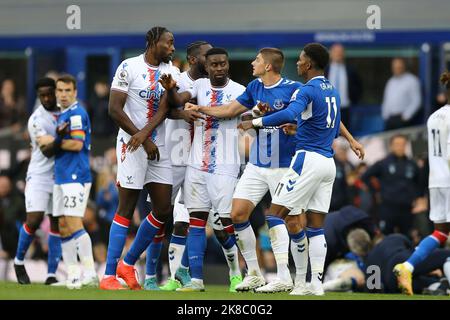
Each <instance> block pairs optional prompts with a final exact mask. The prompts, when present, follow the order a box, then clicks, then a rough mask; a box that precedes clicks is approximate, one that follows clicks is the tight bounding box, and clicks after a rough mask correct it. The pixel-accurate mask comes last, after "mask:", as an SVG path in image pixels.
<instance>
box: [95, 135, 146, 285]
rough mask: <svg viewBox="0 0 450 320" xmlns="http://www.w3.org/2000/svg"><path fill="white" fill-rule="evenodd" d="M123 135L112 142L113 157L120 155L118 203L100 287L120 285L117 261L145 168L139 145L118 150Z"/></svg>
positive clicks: (144, 157) (142, 181)
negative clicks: (114, 148)
mask: <svg viewBox="0 0 450 320" xmlns="http://www.w3.org/2000/svg"><path fill="white" fill-rule="evenodd" d="M125 138H126V137H122V136H118V137H117V144H116V155H117V159H120V161H119V160H118V162H117V185H118V191H119V205H118V207H117V212H116V214H115V216H114V219H113V222H112V224H111V228H110V231H109V243H108V252H107V258H106V270H105V275H104V277H103V279H102V281H101V282H100V288H101V289H104V290H120V289H122V286H121V285H120V283H119V281H118V280H117V279H116V273H117V265H118V261H119V260H120V257H121V256H122V252H123V248H124V246H125V240H126V238H127V235H128V228H129V226H130V223H131V219H132V217H133V213H134V210H135V208H136V204H137V201H138V199H139V194H140V192H141V190H142V188H143V187H144V183H145V178H146V172H147V171H148V160H147V154H146V153H145V151H144V150H143V149H142V148H139V149H138V150H136V151H134V152H131V153H130V152H127V151H125V152H124V153H123V154H122V150H126V143H125V142H124V141H126V140H127V139H125Z"/></svg>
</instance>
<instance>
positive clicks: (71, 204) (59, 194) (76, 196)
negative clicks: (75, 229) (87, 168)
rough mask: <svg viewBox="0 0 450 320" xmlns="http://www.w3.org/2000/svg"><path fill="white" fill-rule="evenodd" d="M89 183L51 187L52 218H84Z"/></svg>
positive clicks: (89, 187)
mask: <svg viewBox="0 0 450 320" xmlns="http://www.w3.org/2000/svg"><path fill="white" fill-rule="evenodd" d="M90 190H91V183H85V184H84V185H83V184H81V183H65V184H55V185H54V186H53V197H54V202H53V216H54V217H60V216H71V217H80V218H82V217H83V216H84V212H85V211H86V206H87V203H88V200H89V191H90Z"/></svg>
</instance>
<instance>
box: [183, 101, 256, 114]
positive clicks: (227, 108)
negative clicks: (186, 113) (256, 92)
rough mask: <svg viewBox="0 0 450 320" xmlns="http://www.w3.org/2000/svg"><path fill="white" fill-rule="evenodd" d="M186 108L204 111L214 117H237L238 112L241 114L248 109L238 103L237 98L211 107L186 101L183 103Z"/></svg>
mask: <svg viewBox="0 0 450 320" xmlns="http://www.w3.org/2000/svg"><path fill="white" fill-rule="evenodd" d="M185 109H186V110H195V111H199V112H201V113H204V114H206V115H208V116H213V117H216V118H234V117H237V116H238V115H240V114H243V113H244V112H246V111H248V109H247V108H246V107H245V106H243V105H242V104H240V103H239V101H237V100H233V101H231V102H230V103H228V104H225V105H222V106H219V107H217V108H216V107H215V108H211V107H206V106H197V105H195V104H192V103H189V102H188V103H186V105H185Z"/></svg>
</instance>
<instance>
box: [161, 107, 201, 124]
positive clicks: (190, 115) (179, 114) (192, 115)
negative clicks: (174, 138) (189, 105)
mask: <svg viewBox="0 0 450 320" xmlns="http://www.w3.org/2000/svg"><path fill="white" fill-rule="evenodd" d="M168 118H169V119H183V120H184V121H186V122H188V123H192V122H194V121H196V120H198V119H204V118H205V117H204V116H203V115H202V114H201V113H200V112H198V111H195V110H182V109H174V108H170V109H169V116H168Z"/></svg>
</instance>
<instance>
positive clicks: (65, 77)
mask: <svg viewBox="0 0 450 320" xmlns="http://www.w3.org/2000/svg"><path fill="white" fill-rule="evenodd" d="M58 82H64V83H72V84H73V88H74V89H75V90H77V80H76V79H75V77H74V76H73V75H71V74H63V75H62V76H60V77H59V78H58V80H56V84H58Z"/></svg>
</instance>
